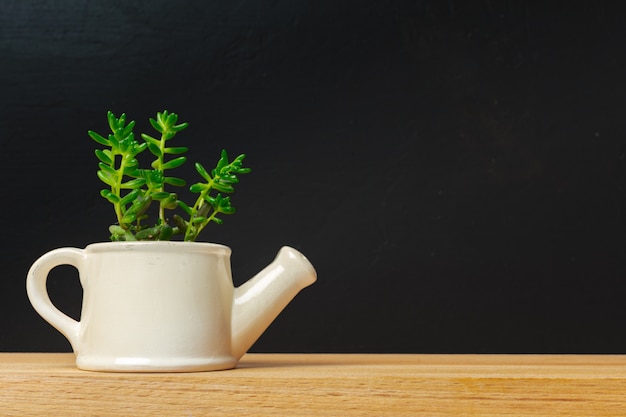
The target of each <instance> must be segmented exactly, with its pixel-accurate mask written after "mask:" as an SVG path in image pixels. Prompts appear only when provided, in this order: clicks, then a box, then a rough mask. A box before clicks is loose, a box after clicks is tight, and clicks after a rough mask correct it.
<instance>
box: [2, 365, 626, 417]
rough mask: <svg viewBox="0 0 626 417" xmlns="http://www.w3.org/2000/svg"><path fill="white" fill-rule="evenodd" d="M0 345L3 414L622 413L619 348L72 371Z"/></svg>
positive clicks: (625, 398)
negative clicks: (187, 369)
mask: <svg viewBox="0 0 626 417" xmlns="http://www.w3.org/2000/svg"><path fill="white" fill-rule="evenodd" d="M73 361H74V357H73V355H72V354H39V353H3V354H0V410H1V411H0V414H1V415H3V416H43V415H46V416H48V415H49V416H111V417H112V416H115V417H117V416H184V417H189V416H208V415H210V416H226V415H229V416H232V415H238V416H264V415H271V416H283V415H284V416H359V415H369V416H419V415H424V416H466V415H479V416H505V415H506V416H511V415H515V416H534V417H536V416H560V415H563V416H565V415H566V416H624V415H626V356H621V355H374V354H372V355H369V354H367V355H363V354H312V355H311V354H248V355H246V356H244V358H243V360H242V362H241V364H240V366H239V367H238V368H237V369H234V370H229V371H219V372H200V373H181V374H177V373H172V374H132V373H126V374H124V373H97V372H86V371H80V370H77V369H76V368H75V367H74V362H73Z"/></svg>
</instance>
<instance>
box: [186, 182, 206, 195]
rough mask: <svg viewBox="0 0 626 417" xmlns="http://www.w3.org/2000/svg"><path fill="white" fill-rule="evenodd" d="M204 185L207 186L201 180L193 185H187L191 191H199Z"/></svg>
mask: <svg viewBox="0 0 626 417" xmlns="http://www.w3.org/2000/svg"><path fill="white" fill-rule="evenodd" d="M206 187H207V186H206V184H202V183H201V182H197V183H195V184H194V185H192V186H191V187H189V191H191V192H192V193H201V192H202V191H203V190H204V189H205V188H206Z"/></svg>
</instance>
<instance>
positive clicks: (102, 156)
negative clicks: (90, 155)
mask: <svg viewBox="0 0 626 417" xmlns="http://www.w3.org/2000/svg"><path fill="white" fill-rule="evenodd" d="M95 153H96V156H97V157H98V159H99V160H100V161H101V162H103V163H105V164H107V165H113V159H112V158H111V152H107V151H102V150H100V149H96V150H95Z"/></svg>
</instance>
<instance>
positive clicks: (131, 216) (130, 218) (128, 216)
mask: <svg viewBox="0 0 626 417" xmlns="http://www.w3.org/2000/svg"><path fill="white" fill-rule="evenodd" d="M136 219H137V215H136V214H135V213H133V212H132V211H131V212H126V213H124V216H123V217H122V220H121V221H120V222H121V223H124V224H130V223H132V222H134V221H135V220H136Z"/></svg>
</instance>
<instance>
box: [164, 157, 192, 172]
mask: <svg viewBox="0 0 626 417" xmlns="http://www.w3.org/2000/svg"><path fill="white" fill-rule="evenodd" d="M185 161H187V157H186V156H179V157H178V158H174V159H172V160H171V161H167V162H166V163H164V164H163V166H162V167H161V168H162V169H163V170H166V169H174V168H178V167H179V166H181V165H182V164H184V163H185Z"/></svg>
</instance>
